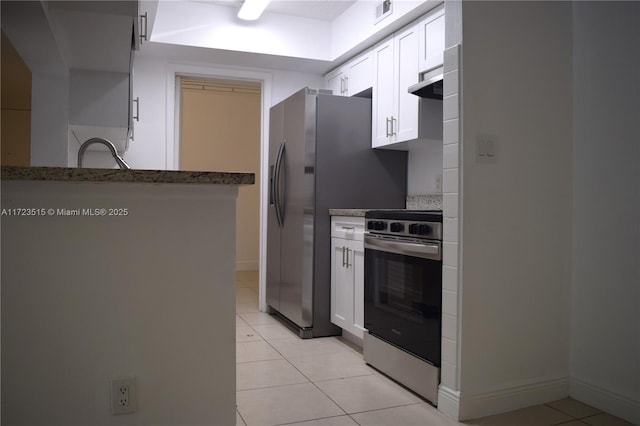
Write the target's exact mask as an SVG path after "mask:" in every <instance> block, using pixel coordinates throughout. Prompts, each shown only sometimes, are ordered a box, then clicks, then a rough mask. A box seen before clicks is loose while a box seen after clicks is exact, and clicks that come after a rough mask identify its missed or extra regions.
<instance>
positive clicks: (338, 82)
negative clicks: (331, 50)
mask: <svg viewBox="0 0 640 426" xmlns="http://www.w3.org/2000/svg"><path fill="white" fill-rule="evenodd" d="M344 71H345V70H344V68H338V69H336V70H334V71H332V72H330V73H329V74H327V75H326V77H325V79H326V81H327V89H329V90H331V91H332V92H333V94H334V95H338V96H345V95H346V92H345V80H344V79H345V72H344Z"/></svg>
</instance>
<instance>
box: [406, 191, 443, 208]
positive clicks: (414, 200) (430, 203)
mask: <svg viewBox="0 0 640 426" xmlns="http://www.w3.org/2000/svg"><path fill="white" fill-rule="evenodd" d="M407 209H409V210H442V194H427V195H409V196H407Z"/></svg>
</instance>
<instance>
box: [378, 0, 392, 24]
mask: <svg viewBox="0 0 640 426" xmlns="http://www.w3.org/2000/svg"><path fill="white" fill-rule="evenodd" d="M392 13H393V5H392V4H391V0H384V1H383V2H382V3H380V4H379V5H377V6H376V19H375V23H376V24H377V23H378V22H380V21H382V20H383V19H384V18H386V17H387V16H389V15H391V14H392Z"/></svg>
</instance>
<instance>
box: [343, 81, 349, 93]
mask: <svg viewBox="0 0 640 426" xmlns="http://www.w3.org/2000/svg"><path fill="white" fill-rule="evenodd" d="M344 93H345V94H347V95H348V94H349V77H345V78H344Z"/></svg>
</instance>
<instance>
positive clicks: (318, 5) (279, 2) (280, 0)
mask: <svg viewBox="0 0 640 426" xmlns="http://www.w3.org/2000/svg"><path fill="white" fill-rule="evenodd" d="M196 1H198V2H200V3H212V4H216V5H222V6H229V7H235V8H240V6H242V2H243V1H242V0H196ZM355 2H356V0H272V1H271V2H270V3H269V5H268V6H267V9H266V12H271V13H279V14H282V15H291V16H299V17H302V18H311V19H318V20H321V21H333V20H334V19H335V18H336V17H338V16H339V15H340V14H342V12H344V11H345V10H347V9H348V8H349V7H351V6H352V5H353V4H354V3H355Z"/></svg>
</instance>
